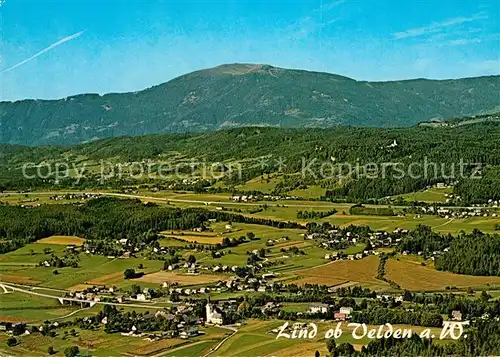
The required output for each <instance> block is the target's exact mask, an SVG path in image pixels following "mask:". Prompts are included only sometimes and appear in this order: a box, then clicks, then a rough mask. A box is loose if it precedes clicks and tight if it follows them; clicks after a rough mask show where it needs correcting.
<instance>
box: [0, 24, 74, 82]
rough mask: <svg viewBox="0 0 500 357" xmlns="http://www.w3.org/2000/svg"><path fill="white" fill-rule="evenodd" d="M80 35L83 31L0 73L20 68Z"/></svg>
mask: <svg viewBox="0 0 500 357" xmlns="http://www.w3.org/2000/svg"><path fill="white" fill-rule="evenodd" d="M82 34H83V31H80V32H77V33H75V34H74V35H71V36H67V37H65V38H63V39H61V40H59V41H57V42H56V43H53V44H52V45H50V46H49V47H47V48H44V49H43V50H41V51H40V52H38V53H35V54H34V55H33V56H31V57H30V58H27V59H25V60H24V61H21V62H19V63H17V64H15V65H13V66H12V67H9V68H7V69H4V70H3V71H2V72H0V73H5V72H9V71H12V70H13V69H15V68H17V67H19V66H22V65H23V64H25V63H28V62H29V61H31V60H34V59H35V58H37V57H38V56H40V55H43V54H44V53H45V52H48V51H50V50H51V49H53V48H56V47H57V46H59V45H62V44H63V43H65V42H68V41H71V40H74V39H75V38H77V37H80V36H81V35H82Z"/></svg>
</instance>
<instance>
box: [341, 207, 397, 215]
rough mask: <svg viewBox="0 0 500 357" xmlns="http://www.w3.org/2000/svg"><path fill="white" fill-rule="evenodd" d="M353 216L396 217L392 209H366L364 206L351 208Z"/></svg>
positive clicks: (350, 211)
mask: <svg viewBox="0 0 500 357" xmlns="http://www.w3.org/2000/svg"><path fill="white" fill-rule="evenodd" d="M349 213H350V214H351V215H363V216H394V211H393V210H392V208H390V207H365V206H363V205H355V206H352V207H351V208H349Z"/></svg>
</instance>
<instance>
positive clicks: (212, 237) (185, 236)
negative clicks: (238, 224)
mask: <svg viewBox="0 0 500 357" xmlns="http://www.w3.org/2000/svg"><path fill="white" fill-rule="evenodd" d="M161 234H162V235H164V236H165V237H167V238H174V239H178V240H182V241H185V242H188V243H199V244H217V243H221V242H222V239H223V238H224V237H221V236H219V235H216V234H203V233H196V234H194V233H193V232H176V233H171V232H162V233H161Z"/></svg>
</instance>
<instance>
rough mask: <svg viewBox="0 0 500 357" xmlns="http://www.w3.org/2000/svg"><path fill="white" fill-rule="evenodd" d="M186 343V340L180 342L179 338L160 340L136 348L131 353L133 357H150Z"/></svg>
mask: <svg viewBox="0 0 500 357" xmlns="http://www.w3.org/2000/svg"><path fill="white" fill-rule="evenodd" d="M185 343H186V340H181V339H180V338H173V339H168V340H160V341H157V342H150V343H148V344H147V345H145V346H142V347H139V348H136V349H135V350H133V351H131V353H132V354H133V355H134V356H150V355H152V354H156V353H159V352H162V351H165V350H167V349H169V348H172V347H176V346H180V345H183V344H185Z"/></svg>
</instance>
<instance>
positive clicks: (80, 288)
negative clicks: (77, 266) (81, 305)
mask: <svg viewBox="0 0 500 357" xmlns="http://www.w3.org/2000/svg"><path fill="white" fill-rule="evenodd" d="M93 286H94V285H91V284H76V285H73V286H71V287H69V288H68V290H69V291H83V290H85V289H88V288H91V287H93Z"/></svg>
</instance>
